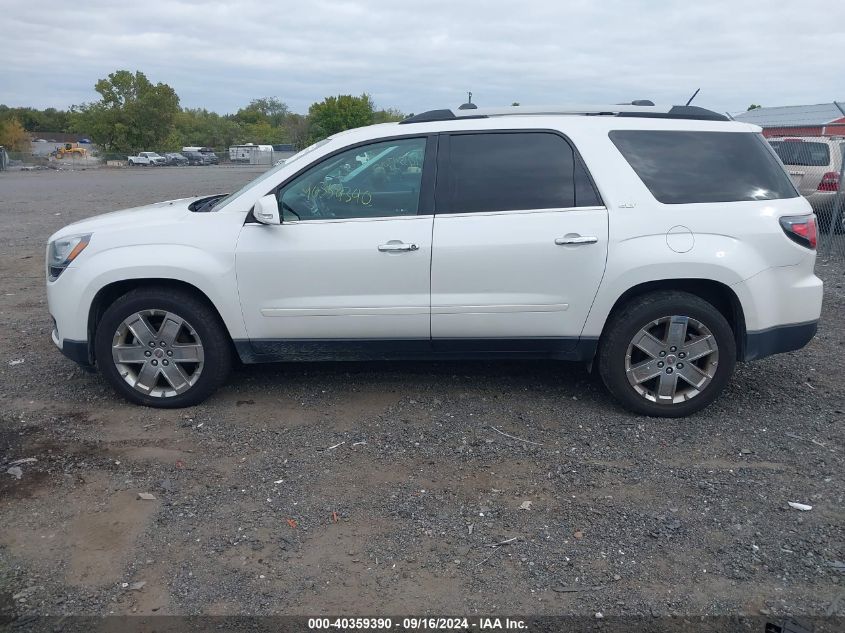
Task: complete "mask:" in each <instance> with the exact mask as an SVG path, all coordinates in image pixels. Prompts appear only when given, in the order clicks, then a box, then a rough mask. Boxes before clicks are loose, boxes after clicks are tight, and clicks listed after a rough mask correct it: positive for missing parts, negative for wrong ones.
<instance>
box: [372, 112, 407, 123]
mask: <svg viewBox="0 0 845 633" xmlns="http://www.w3.org/2000/svg"><path fill="white" fill-rule="evenodd" d="M404 118H405V115H404V114H403V113H402V111H401V110H397V109H396V108H387V109H385V110H376V111H375V112H373V123H395V122H396V121H401V120H402V119H404Z"/></svg>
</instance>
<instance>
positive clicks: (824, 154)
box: [769, 140, 830, 167]
mask: <svg viewBox="0 0 845 633" xmlns="http://www.w3.org/2000/svg"><path fill="white" fill-rule="evenodd" d="M769 144H770V145H771V146H772V147H773V148H774V150H775V152H777V155H778V156H780V159H781V160H782V161H783V164H784V165H801V166H804V167H826V166H827V165H829V164H830V148H829V147H828V146H827V143H813V142H809V143H808V142H806V141H800V140H795V141H792V140H789V141H769Z"/></svg>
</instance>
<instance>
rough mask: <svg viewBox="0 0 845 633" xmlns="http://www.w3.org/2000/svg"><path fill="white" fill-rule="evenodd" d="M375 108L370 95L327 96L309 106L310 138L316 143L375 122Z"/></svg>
mask: <svg viewBox="0 0 845 633" xmlns="http://www.w3.org/2000/svg"><path fill="white" fill-rule="evenodd" d="M374 111H375V108H374V107H373V100H372V99H371V98H370V95H368V94H366V93H364V94H362V95H361V96H360V97H353V96H352V95H338V96H337V97H326V98H325V99H323V100H322V101H320V102H319V103H313V104H311V107H310V108H308V118H309V124H308V131H309V137H310V138H309V140H310V141H311V142H312V143H314V142H316V141H319V140H320V139H324V138H326V137H327V136H331V135H332V134H337V133H338V132H342V131H343V130H349V129H352V128H355V127H361V126H363V125H370V124H371V123H372V122H373V115H374Z"/></svg>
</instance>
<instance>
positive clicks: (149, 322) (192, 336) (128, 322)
mask: <svg viewBox="0 0 845 633" xmlns="http://www.w3.org/2000/svg"><path fill="white" fill-rule="evenodd" d="M204 359H205V354H204V350H203V345H202V341H201V340H200V337H199V335H198V334H197V332H196V330H195V329H194V328H193V327H192V326H191V324H190V323H188V322H187V321H186V320H185V319H183V318H182V317H180V316H179V315H177V314H175V313H173V312H168V311H165V310H143V311H140V312H136V313H134V314H132V315H130V316H129V317H127V318H126V319H124V320H123V321H122V322H121V324H120V325H119V326H118V328H117V331H116V332H115V334H114V338H113V339H112V360H113V362H114V364H115V367H116V368H117V370H118V373H119V374H120V375H121V376H122V377H123V379H124V380H125V381H126V382H127V383H128V384H129V385H130V386H131V387H132V388H133V389H135V390H136V391H138V392H139V393H142V394H144V395H147V396H153V397H158V398H168V397H172V396H175V395H178V394H181V393H184V392H186V391H187V390H188V389H190V388H191V387H192V386H193V385H194V384H196V382H197V380H199V377H200V374H201V373H202V369H203V365H204Z"/></svg>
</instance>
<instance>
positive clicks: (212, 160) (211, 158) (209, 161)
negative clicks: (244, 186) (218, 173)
mask: <svg viewBox="0 0 845 633" xmlns="http://www.w3.org/2000/svg"><path fill="white" fill-rule="evenodd" d="M186 152H199V153H200V154H202V155H203V156H205V157H206V162H205V164H206V165H216V164H217V163H219V162H220V159H219V158H218V156H217V154H215V153H214V150H213V149H212V148H210V147H199V146H196V147H183V148H182V153H183V154H185V155H186V156H187V154H186Z"/></svg>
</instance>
